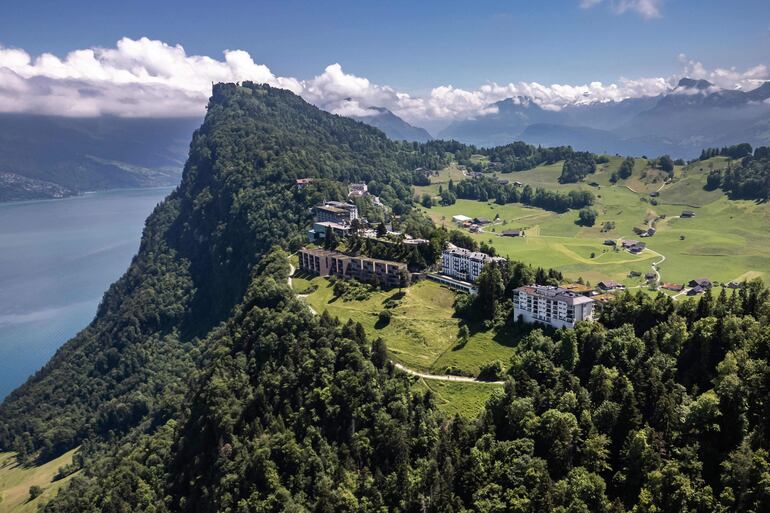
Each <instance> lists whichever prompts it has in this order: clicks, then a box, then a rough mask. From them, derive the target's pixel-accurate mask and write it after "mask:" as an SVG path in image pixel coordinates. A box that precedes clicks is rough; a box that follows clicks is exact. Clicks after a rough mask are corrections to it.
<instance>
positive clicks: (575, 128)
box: [357, 78, 770, 158]
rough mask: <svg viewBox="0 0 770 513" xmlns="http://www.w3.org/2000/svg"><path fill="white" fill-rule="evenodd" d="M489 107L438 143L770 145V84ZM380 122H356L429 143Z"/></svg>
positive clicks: (703, 85)
mask: <svg viewBox="0 0 770 513" xmlns="http://www.w3.org/2000/svg"><path fill="white" fill-rule="evenodd" d="M490 107H491V109H488V110H490V111H492V112H491V113H490V114H487V115H480V116H476V117H473V118H470V119H464V120H459V121H455V122H453V123H452V124H450V125H449V126H448V127H446V128H445V129H444V130H441V131H440V132H439V133H438V134H436V137H437V138H438V139H456V140H458V141H461V142H465V143H470V144H475V145H477V146H487V147H489V146H497V145H503V144H508V143H510V142H512V141H514V140H523V141H525V142H528V143H530V144H540V145H543V146H566V145H570V146H572V147H574V148H576V149H580V150H587V151H593V152H606V153H621V154H631V155H643V154H649V155H661V154H666V153H667V154H671V155H673V156H675V157H682V158H694V157H696V156H698V154H699V153H700V151H701V150H702V149H703V148H705V147H713V146H724V145H731V144H736V143H739V142H749V143H751V144H753V145H755V146H759V145H764V144H768V141H770V82H765V83H764V84H763V85H761V86H760V87H758V88H756V89H754V90H751V91H748V92H744V91H740V90H724V89H720V88H718V87H716V86H714V85H713V84H711V83H710V82H708V81H706V80H695V79H690V78H683V79H681V80H680V81H679V83H678V84H677V87H676V88H674V89H672V90H671V91H670V92H669V93H667V94H662V95H658V96H645V97H640V98H629V99H626V100H623V101H619V102H595V103H586V104H581V103H576V104H571V105H567V106H566V107H564V108H563V109H561V110H550V109H546V108H543V107H541V106H540V105H539V104H538V103H537V102H535V101H533V100H532V99H531V98H529V97H524V96H517V97H514V98H508V99H506V100H502V101H499V102H496V103H494V104H492V105H491V106H490ZM388 114H390V116H392V118H395V117H396V116H393V115H392V113H390V112H389V111H388ZM377 118H378V117H369V118H365V117H362V118H357V119H359V120H360V121H363V122H365V123H369V124H371V125H373V126H377V127H378V128H380V129H382V130H383V131H384V132H385V133H386V134H387V135H388V136H390V137H392V138H397V139H407V140H418V141H419V140H423V139H421V138H418V137H417V136H415V135H413V133H410V132H406V131H402V130H400V131H399V130H396V127H399V126H400V123H398V122H397V121H395V120H393V119H392V118H391V117H389V120H388V123H382V122H380V120H379V119H377ZM396 119H397V118H396ZM403 124H404V125H407V126H409V127H410V128H413V127H411V125H408V124H406V123H405V122H403Z"/></svg>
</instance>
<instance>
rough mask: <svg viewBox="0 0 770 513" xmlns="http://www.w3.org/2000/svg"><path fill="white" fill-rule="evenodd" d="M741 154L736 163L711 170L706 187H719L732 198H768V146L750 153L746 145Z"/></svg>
mask: <svg viewBox="0 0 770 513" xmlns="http://www.w3.org/2000/svg"><path fill="white" fill-rule="evenodd" d="M746 152H748V154H745V153H746ZM721 154H722V153H720V155H721ZM741 154H742V155H743V156H742V157H741V159H740V160H739V161H738V163H737V165H733V164H732V163H731V164H730V165H729V166H728V167H727V169H725V170H724V171H720V170H718V169H715V170H713V171H711V172H710V173H709V175H708V179H707V182H706V187H707V188H708V189H717V188H721V189H723V190H724V191H725V192H727V194H728V195H729V196H730V197H731V198H733V199H753V200H761V201H767V200H770V148H767V147H765V146H761V147H759V148H757V149H755V150H754V152H753V154H752V152H751V146H748V148H743V151H741Z"/></svg>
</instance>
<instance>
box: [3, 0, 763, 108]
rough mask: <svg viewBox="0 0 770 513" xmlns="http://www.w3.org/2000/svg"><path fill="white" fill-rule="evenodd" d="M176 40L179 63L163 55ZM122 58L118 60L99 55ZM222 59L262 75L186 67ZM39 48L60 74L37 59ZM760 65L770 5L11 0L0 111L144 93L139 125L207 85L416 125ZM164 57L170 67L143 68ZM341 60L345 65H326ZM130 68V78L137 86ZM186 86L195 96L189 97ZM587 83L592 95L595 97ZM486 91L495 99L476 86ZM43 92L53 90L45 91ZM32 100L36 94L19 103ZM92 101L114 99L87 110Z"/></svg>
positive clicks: (747, 73) (726, 83)
mask: <svg viewBox="0 0 770 513" xmlns="http://www.w3.org/2000/svg"><path fill="white" fill-rule="evenodd" d="M122 38H126V41H129V43H130V42H131V41H134V42H136V41H142V43H141V44H140V45H139V46H140V47H141V48H134V49H133V50H132V52H131V53H130V55H129V56H128V57H126V55H124V54H125V51H124V50H121V49H120V48H119V47H120V43H119V41H120V40H121V39H122ZM142 38H147V39H146V40H145V39H142ZM156 43H157V44H156ZM158 44H161V45H167V48H166V47H163V48H161V47H159V46H158ZM176 45H180V47H183V54H184V55H182V56H181V57H180V55H176V54H175V55H170V54H171V53H173V52H174V51H176V50H175V49H176ZM135 46H136V45H135ZM116 48H117V50H116V52H113V53H114V55H113V54H110V55H106V54H105V52H103V51H100V50H99V49H113V50H114V49H116ZM11 49H20V50H22V51H23V54H22V55H21V57H20V54H19V52H12V51H11ZM83 49H92V50H93V51H94V52H95V59H96V61H98V62H96V63H89V64H88V65H83V63H82V62H70V60H72V59H70V57H69V56H68V54H69V53H70V52H73V51H75V50H83ZM226 50H243V51H245V52H247V54H248V58H249V59H250V61H253V64H256V65H265V66H267V68H269V70H268V71H269V74H268V75H265V74H264V73H261V72H260V73H255V76H254V78H252V75H251V74H249V73H247V72H245V71H243V69H242V68H241V69H240V70H236V71H232V70H230V72H228V73H223V72H221V70H219V71H217V70H214V71H212V70H211V69H209V68H210V67H207V64H206V63H205V62H199V61H200V60H199V59H197V57H195V58H193V57H191V56H207V57H210V58H212V59H215V60H217V61H220V62H224V61H226V60H227V57H226V55H225V53H224V52H225V51H226ZM46 52H48V53H51V54H53V55H54V56H56V57H57V58H58V59H61V60H62V61H63V62H64V63H65V66H60V65H59V64H61V63H58V62H54V63H53V64H52V63H51V62H49V61H50V59H47V58H46V59H42V60H41V59H40V58H39V57H40V55H41V54H44V53H46ZM108 53H109V52H108ZM176 53H177V54H178V53H179V52H176ZM166 54H168V55H166ZM239 55H240V54H239ZM241 57H243V56H242V55H240V56H239V61H241V60H242V59H241ZM164 59H165V60H164ZM196 59H197V60H196ZM75 60H76V61H77V59H75ZM247 60H248V59H247ZM149 61H153V62H154V64H153V63H152V62H151V63H150V64H149V65H148V62H149ZM193 61H195V62H193ZM768 61H770V1H768V0H733V1H730V2H727V1H717V0H699V1H696V0H547V1H536V2H526V1H519V0H481V1H474V2H460V1H455V0H444V1H441V2H433V1H410V2H408V1H401V0H399V1H366V0H359V1H341V0H334V1H324V2H321V1H315V2H307V1H297V0H283V1H254V0H250V1H247V0H223V1H221V2H218V3H215V2H211V1H206V2H202V1H191V0H187V1H184V2H182V1H177V0H154V1H147V0H131V1H127V2H120V3H118V2H111V1H104V0H102V1H94V0H68V1H66V2H62V1H61V0H58V1H53V0H36V1H31V2H15V5H14V6H13V7H12V8H8V7H4V9H3V12H2V16H0V110H9V109H10V110H14V109H16V110H30V111H36V112H49V113H51V112H52V113H65V114H69V115H97V114H99V113H105V112H107V113H115V114H118V115H125V112H124V111H122V110H121V108H120V105H126V104H131V102H136V101H139V100H137V98H132V97H131V94H134V93H135V92H136V90H138V88H140V87H143V88H145V89H144V90H143V92H142V96H141V98H145V97H147V98H151V101H150V102H148V105H147V108H146V109H142V108H139V109H137V111H136V113H135V114H134V115H146V114H149V115H153V113H155V114H157V115H167V114H168V113H169V112H175V111H174V109H180V112H182V111H183V112H188V111H193V110H195V109H198V110H200V109H202V105H203V104H204V103H205V96H206V94H205V92H204V89H205V90H208V89H209V87H210V81H212V80H214V81H215V80H245V79H258V80H263V81H267V82H268V83H277V84H278V85H281V86H285V87H288V88H290V89H292V90H294V91H295V92H298V93H299V94H302V95H303V97H305V98H306V99H308V100H309V101H312V102H314V103H316V104H318V105H322V106H325V105H327V104H332V105H334V106H336V107H334V108H332V109H331V110H335V109H336V110H340V107H339V101H340V100H341V98H343V97H345V98H347V97H350V98H353V99H354V100H360V105H358V106H356V105H354V106H353V110H355V108H358V107H362V106H363V107H366V106H367V105H369V106H371V105H372V104H373V103H377V102H379V103H381V104H383V106H388V107H389V108H391V109H392V110H394V111H396V112H397V113H400V114H401V115H403V116H405V117H406V118H409V119H412V120H419V119H421V118H431V119H433V118H436V117H439V118H445V119H450V118H456V117H458V116H460V117H462V116H466V115H470V114H472V113H474V112H478V111H479V109H480V108H482V107H483V105H485V104H486V102H489V101H496V100H497V99H500V98H502V97H505V96H506V95H508V96H511V95H515V94H527V95H531V96H533V97H534V98H535V99H536V100H537V101H539V102H541V103H543V104H552V105H553V106H554V108H558V106H559V105H560V104H562V103H565V102H569V101H574V100H575V99H577V98H591V99H592V100H602V101H604V100H608V99H620V98H623V97H628V96H634V95H642V94H658V93H659V92H660V91H661V90H662V87H664V85H661V84H662V82H661V81H663V80H666V81H667V82H671V81H672V80H675V78H676V77H678V76H683V75H685V74H688V75H700V76H699V77H698V78H708V79H712V80H716V81H717V82H718V83H719V85H720V86H722V87H730V88H731V87H744V88H746V87H750V86H753V85H755V84H757V83H759V82H760V81H761V80H764V79H768V78H770V76H768V75H769V74H768V70H767V66H768V65H770V62H768ZM163 62H168V63H169V65H168V71H165V70H155V71H151V72H146V73H145V71H144V70H145V69H150V68H152V66H153V65H155V66H161V67H162V66H163V64H162V63H163ZM158 63H161V64H158ZM335 63H339V64H340V65H341V69H340V70H332V71H334V73H331V74H330V73H328V70H327V72H325V71H324V70H325V69H327V66H329V65H332V64H335ZM175 64H179V66H175ZM228 65H229V66H230V67H231V68H232V65H231V64H228ZM103 67H107V68H109V69H108V70H107V71H106V72H105V71H104V70H103V69H102V68H103ZM121 67H123V68H121ZM64 68H67V71H66V72H65V71H62V70H63V69H64ZM97 68H99V69H97ZM116 70H117V71H116ZM137 70H139V71H137ZM125 73H128V74H133V75H135V76H133V77H132V78H131V80H130V81H131V82H132V83H133V86H131V87H129V86H128V85H127V84H126V83H124V82H126V81H125V79H124V78H125V77H122V75H121V74H125ZM156 74H159V75H165V74H168V75H169V76H164V77H163V80H160V81H159V80H155V78H157V77H156V76H155V75H156ZM172 75H173V76H172ZM319 76H320V79H317V80H315V78H318V77H319ZM105 77H106V78H105ZM148 77H149V78H148ZM265 77H267V78H265ZM278 77H286V78H287V79H290V80H284V81H281V80H280V79H279V78H278ZM314 77H315V78H314ZM196 78H197V79H199V83H198V84H197V86H196V87H194V88H193V87H186V84H185V80H187V81H194V80H195V79H196ZM364 78H365V79H367V82H366V83H361V82H360V81H357V80H358V79H364ZM654 79H658V82H655V81H654ZM312 80H315V82H314V83H310V82H308V81H312ZM629 80H630V81H631V82H628V81H629ZM597 81H598V82H602V83H603V86H602V87H601V88H592V87H589V84H591V83H592V82H597ZM157 82H162V84H158V83H157ZM332 82H333V83H334V84H332V85H333V87H332V86H329V85H328V84H329V83H332ZM286 84H289V85H288V86H287V85H286ZM291 84H293V86H292V85H291ZM490 84H493V85H494V86H495V87H494V89H495V91H493V92H492V93H490V92H489V91H484V90H483V89H484V87H485V85H487V86H488V85H490ZM498 84H499V85H502V86H505V87H497V85H498ZM553 84H563V85H568V86H579V87H578V88H577V89H569V88H568V90H567V91H566V92H565V91H564V90H563V89H560V88H558V87H552V86H553ZM612 84H616V85H617V87H616V88H615V89H613V88H612V87H607V86H608V85H612ZM541 85H545V86H547V90H544V89H542V88H541V87H540V86H541ZM113 86H114V87H113ZM161 86H162V87H161ZM449 86H452V87H451V88H450V87H449ZM163 88H166V89H168V88H171V89H174V90H182V91H183V93H184V94H183V96H184V95H186V96H191V95H195V98H194V100H191V101H190V105H188V106H183V105H182V103H183V102H184V98H181V97H178V98H171V95H170V93H169V92H168V91H167V90H166V89H163ZM324 88H325V89H324ZM377 88H379V89H377ZM437 88H438V89H437ZM52 89H56V91H57V92H55V95H58V96H55V97H54V98H52V97H50V94H51V93H48V92H46V91H51V90H52ZM95 89H98V90H99V91H100V94H99V95H94V94H92V93H93V90H95ZM150 89H152V90H151V91H150V92H149V93H148V92H147V91H149V90H150ZM364 89H366V90H367V91H368V92H362V91H363V90H364ZM372 89H375V91H374V92H372V91H371V90H372ZM83 90H88V91H89V94H82V91H83ZM8 91H11V92H12V94H11V93H8ZM32 93H34V94H35V95H37V96H39V98H36V99H35V100H34V101H27V98H28V97H30V96H31V94H32ZM150 93H151V94H150ZM359 93H360V94H359ZM44 94H49V97H46V98H43V97H42V95H44ZM14 95H15V96H14ZM388 95H390V96H388ZM403 95H408V97H404V96H403ZM435 95H438V97H437V98H432V99H431V100H430V101H429V100H426V98H428V97H431V96H435ZM386 96H388V97H387V98H386ZM449 96H451V98H449ZM98 97H105V98H107V97H109V98H112V99H113V100H115V101H112V102H111V103H109V102H106V101H103V102H101V103H99V104H97V103H98V102H97V100H94V98H98ZM162 98H171V99H169V100H168V101H161V99H162ZM330 98H331V99H330ZM412 100H414V101H412ZM418 100H419V101H422V102H423V103H422V104H418V103H419V102H418ZM432 100H435V101H432ZM20 101H21V103H19V102H20ZM431 101H432V103H431ZM415 102H417V103H415ZM153 106H157V109H156V111H157V112H156V111H153V110H152V109H153V108H154V107H153ZM346 108H347V107H346ZM343 110H344V109H343ZM469 113H470V114H469Z"/></svg>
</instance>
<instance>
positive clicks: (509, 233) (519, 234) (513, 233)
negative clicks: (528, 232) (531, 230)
mask: <svg viewBox="0 0 770 513" xmlns="http://www.w3.org/2000/svg"><path fill="white" fill-rule="evenodd" d="M502 235H503V237H524V230H505V231H504V232H503V234H502Z"/></svg>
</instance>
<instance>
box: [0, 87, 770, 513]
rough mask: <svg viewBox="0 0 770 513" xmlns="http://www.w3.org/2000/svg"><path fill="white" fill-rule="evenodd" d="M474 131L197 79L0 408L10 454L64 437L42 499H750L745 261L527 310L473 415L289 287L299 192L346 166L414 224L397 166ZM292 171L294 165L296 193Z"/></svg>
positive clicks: (408, 507)
mask: <svg viewBox="0 0 770 513" xmlns="http://www.w3.org/2000/svg"><path fill="white" fill-rule="evenodd" d="M476 151H477V150H476V149H475V148H469V147H466V146H464V145H459V144H456V143H452V142H450V143H443V142H430V143H426V144H416V143H405V142H393V141H389V140H388V139H387V138H385V137H384V135H383V134H382V133H381V132H379V131H378V130H376V129H374V128H371V127H368V126H365V125H363V124H361V123H358V122H354V121H352V120H349V119H345V118H341V117H337V116H333V115H330V114H327V113H324V112H322V111H320V110H318V109H316V108H315V107H312V106H310V105H308V104H307V103H305V102H304V101H302V100H301V99H300V98H299V97H297V96H295V95H293V94H292V93H290V92H287V91H283V90H279V89H274V88H270V87H268V86H262V85H256V84H252V83H244V84H243V85H235V84H220V85H217V86H215V88H214V93H213V96H212V98H211V101H210V103H209V107H208V114H207V116H206V120H205V122H204V124H203V125H202V127H201V128H200V129H199V130H197V131H196V132H195V134H194V136H193V140H192V144H191V147H190V158H189V160H188V162H187V165H186V167H185V172H184V178H183V182H182V184H181V185H180V187H179V188H178V189H177V190H176V191H175V192H174V193H173V194H172V195H171V196H170V197H169V198H168V199H167V200H166V201H164V202H163V203H162V204H161V205H159V206H158V207H157V208H156V210H155V212H153V214H152V215H151V216H150V218H149V219H148V222H147V226H146V229H145V232H144V235H143V239H142V245H141V249H140V251H139V254H138V255H137V256H136V257H135V258H134V260H133V262H132V264H131V266H130V268H129V270H128V271H127V273H126V274H125V275H124V276H123V277H122V278H121V279H120V280H119V281H118V282H116V283H115V284H114V285H113V286H112V287H111V288H110V290H109V291H108V292H107V293H106V294H105V296H104V299H103V301H102V304H101V306H100V308H99V312H98V314H97V317H96V319H95V320H94V322H93V323H92V324H91V325H90V326H89V327H87V328H86V329H85V330H83V331H82V332H81V333H80V334H79V335H78V336H77V337H75V338H74V339H73V340H71V341H70V342H68V343H67V344H65V345H64V346H63V347H62V348H61V349H60V350H59V351H58V353H57V354H56V356H55V357H54V358H53V359H52V360H51V362H49V363H48V364H47V365H46V367H45V368H44V369H42V370H41V371H40V372H39V373H38V374H36V375H35V376H33V377H32V378H30V380H29V381H28V382H27V383H26V384H25V385H23V386H22V387H21V388H19V389H18V390H17V391H15V392H14V393H13V394H11V395H10V396H9V397H8V398H7V399H6V400H5V401H4V402H3V404H2V406H0V448H2V449H4V450H14V451H17V452H18V453H19V458H20V459H22V460H27V461H32V460H34V459H41V460H46V459H48V458H50V457H52V456H55V455H57V454H61V453H62V452H63V451H66V450H68V449H70V448H72V447H75V446H80V447H81V449H80V452H79V453H78V457H77V459H76V463H75V467H73V468H72V469H68V470H69V471H73V470H76V469H77V468H82V470H81V472H80V473H79V474H78V475H77V476H75V477H74V478H73V479H72V480H71V481H70V483H69V485H68V486H67V487H65V488H64V489H63V490H62V492H61V493H60V494H59V495H58V496H57V497H56V498H55V499H54V500H52V501H51V502H49V503H48V504H47V505H46V506H45V508H44V510H45V511H47V512H50V513H54V512H126V511H131V512H153V513H161V512H182V511H184V512H212V513H213V512H247V511H248V512H280V511H290V512H311V511H312V512H329V513H331V512H383V511H394V512H396V511H400V512H415V513H417V512H436V513H445V512H458V513H459V512H471V511H476V512H485V513H493V512H495V513H497V512H533V513H534V512H543V511H557V512H565V513H566V512H589V511H590V512H617V513H621V512H631V511H633V512H638V513H641V512H685V511H686V512H691V511H692V512H731V511H741V512H756V513H758V512H761V511H768V510H770V458H769V457H768V450H770V401H768V398H769V397H770V365H769V359H770V332H768V330H767V326H768V323H769V322H770V294H769V293H768V291H767V289H766V288H765V287H764V286H763V285H762V284H761V282H751V283H749V284H748V285H747V286H746V287H744V288H741V289H739V290H736V291H735V292H733V293H731V294H727V293H726V292H725V293H722V295H721V296H720V297H714V296H712V294H711V293H710V292H707V293H706V294H705V295H703V296H702V297H701V298H700V299H699V300H687V301H680V302H676V303H675V302H673V301H672V300H671V299H670V298H669V297H667V296H664V295H663V294H660V295H657V296H649V295H645V294H643V293H639V294H637V295H633V294H631V293H625V294H624V295H622V296H621V297H620V298H619V299H618V300H616V301H614V302H610V303H608V305H607V306H606V307H605V308H604V310H603V311H602V314H601V319H600V322H598V323H590V324H582V325H579V327H578V328H577V329H575V330H572V331H567V330H560V331H543V330H541V329H537V328H532V329H531V330H530V332H529V333H528V334H527V335H526V336H525V337H524V338H523V339H522V340H521V341H520V342H519V343H518V345H517V346H516V348H515V352H514V356H513V358H512V359H511V361H510V362H506V368H507V371H506V374H505V376H503V378H504V379H505V381H506V384H505V387H504V390H503V391H502V393H499V394H497V395H494V396H493V398H492V400H491V401H490V402H489V403H488V404H487V405H486V406H485V408H484V411H483V413H482V414H481V416H480V417H479V418H477V419H465V418H462V417H459V416H458V417H454V418H450V417H446V416H445V415H444V414H442V413H441V412H440V411H439V410H438V409H437V408H436V398H435V397H433V396H432V394H431V393H430V392H428V393H421V392H415V391H414V390H413V388H412V387H411V383H410V378H409V377H408V376H407V375H406V374H404V373H402V372H400V371H398V370H396V369H395V368H394V366H393V365H392V363H390V361H389V358H388V354H387V348H386V347H385V345H384V343H383V342H382V341H381V340H379V339H376V338H372V336H371V334H369V333H365V332H364V329H363V328H362V327H361V326H360V325H355V324H353V323H347V324H341V323H339V322H338V321H337V320H335V319H333V318H331V317H329V316H328V315H318V316H314V315H312V314H311V313H310V312H309V311H308V309H307V307H306V306H305V305H304V304H303V303H302V302H301V301H299V300H298V299H297V298H296V297H295V296H294V295H293V293H292V292H291V290H290V288H289V287H288V285H287V277H288V274H289V266H288V260H287V256H288V252H290V251H293V250H295V249H296V248H297V247H298V246H299V245H300V244H301V243H302V241H303V237H304V230H305V229H306V227H307V225H308V224H309V223H310V221H311V214H310V211H309V207H310V206H312V205H313V204H315V203H317V202H318V201H319V200H321V199H342V197H341V195H342V194H344V191H343V190H342V189H341V188H340V187H339V185H338V184H336V183H335V182H338V181H343V182H347V181H364V182H367V183H368V184H369V189H370V190H371V191H372V192H373V193H375V194H377V195H379V196H380V197H381V198H382V199H383V201H385V202H386V203H387V204H388V205H389V206H390V207H391V208H392V209H393V211H394V212H396V213H399V214H402V215H403V218H404V219H406V220H407V221H406V222H413V223H415V224H416V225H420V221H418V220H417V219H413V220H411V221H409V218H410V217H412V216H414V215H415V213H414V211H413V210H412V209H411V207H412V201H413V199H412V191H411V188H410V187H411V185H413V184H415V183H418V182H419V181H420V180H421V179H422V178H421V175H420V173H419V172H418V171H415V170H416V169H418V168H426V169H435V168H438V167H441V166H442V165H444V164H446V163H447V162H449V160H450V159H454V160H459V159H460V158H462V156H463V155H464V154H467V155H470V154H474V153H476ZM495 151H499V152H500V153H501V154H507V153H508V152H509V151H510V153H511V154H515V155H519V156H516V159H523V161H526V160H527V159H533V161H542V160H541V159H542V158H556V160H558V159H560V158H562V157H558V158H557V157H555V156H554V155H550V156H545V155H546V154H547V153H548V152H547V151H546V150H543V149H536V148H533V147H530V149H529V150H526V149H524V148H518V149H515V148H509V149H508V150H489V153H490V155H492V154H494V152H495ZM517 151H519V152H520V153H516V152H517ZM554 151H555V152H557V153H559V152H561V151H562V150H554ZM501 158H502V157H501ZM581 159H582V157H581ZM510 162H511V164H510V165H511V166H512V167H514V168H515V167H516V166H518V165H528V164H515V163H514V162H516V160H515V159H514V158H513V157H511V161H510ZM512 170H513V169H512ZM581 173H582V171H581ZM302 177H313V178H316V179H317V180H316V182H314V183H313V184H312V185H311V186H308V187H307V188H305V189H302V190H298V189H297V188H295V187H293V184H294V180H295V179H296V178H302ZM586 201H587V200H586ZM570 206H572V205H567V207H570ZM425 230H426V233H427V231H429V228H425ZM446 237H451V235H449V234H447V235H446ZM434 253H435V251H434ZM426 255H427V254H426ZM426 255H420V258H425V257H426ZM415 258H416V257H415ZM507 272H508V273H510V274H511V276H506V281H503V276H502V275H500V273H499V272H498V273H497V274H495V273H485V278H484V283H483V286H484V292H483V293H481V294H480V295H479V297H478V298H477V301H480V302H489V303H490V304H491V305H492V306H493V307H494V306H495V305H496V302H497V301H504V299H500V294H501V293H502V292H503V290H504V289H505V288H506V287H510V284H511V283H513V282H519V281H529V280H534V279H537V280H538V281H541V282H545V283H547V282H549V280H557V279H558V275H557V274H556V273H553V272H552V273H547V272H546V271H544V270H537V271H535V270H533V269H530V268H526V267H523V266H520V265H513V264H512V265H511V266H510V267H509V268H508V270H507ZM486 274H488V276H487V275H486ZM530 275H531V276H530ZM498 282H501V283H498Z"/></svg>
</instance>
